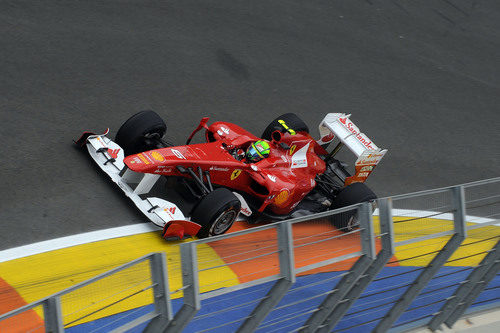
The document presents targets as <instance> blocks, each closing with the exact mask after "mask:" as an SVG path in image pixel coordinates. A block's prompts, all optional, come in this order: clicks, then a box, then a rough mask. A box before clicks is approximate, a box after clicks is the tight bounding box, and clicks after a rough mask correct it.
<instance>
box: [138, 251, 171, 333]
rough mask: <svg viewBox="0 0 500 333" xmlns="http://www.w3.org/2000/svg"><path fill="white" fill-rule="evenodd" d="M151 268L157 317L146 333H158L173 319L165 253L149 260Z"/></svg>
mask: <svg viewBox="0 0 500 333" xmlns="http://www.w3.org/2000/svg"><path fill="white" fill-rule="evenodd" d="M149 266H150V270H151V280H152V283H153V297H154V302H155V312H156V314H157V316H156V317H155V318H153V319H152V320H151V321H150V322H149V324H148V326H147V327H146V328H145V330H144V332H158V331H160V330H161V328H162V327H165V326H166V325H168V323H169V322H170V320H172V317H173V315H172V304H171V302H170V294H169V288H168V271H167V265H166V255H165V253H164V252H161V253H153V254H152V255H151V258H150V259H149Z"/></svg>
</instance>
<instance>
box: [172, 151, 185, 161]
mask: <svg viewBox="0 0 500 333" xmlns="http://www.w3.org/2000/svg"><path fill="white" fill-rule="evenodd" d="M170 151H172V154H174V155H175V156H176V157H177V158H179V159H181V160H186V157H184V155H182V153H181V152H180V151H178V150H177V149H170Z"/></svg>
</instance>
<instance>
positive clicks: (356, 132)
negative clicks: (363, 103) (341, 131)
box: [339, 117, 377, 149]
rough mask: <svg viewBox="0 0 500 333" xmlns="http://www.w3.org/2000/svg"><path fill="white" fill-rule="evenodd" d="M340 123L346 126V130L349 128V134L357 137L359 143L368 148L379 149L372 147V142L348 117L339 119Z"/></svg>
mask: <svg viewBox="0 0 500 333" xmlns="http://www.w3.org/2000/svg"><path fill="white" fill-rule="evenodd" d="M339 122H341V123H342V124H344V126H345V128H347V129H348V130H349V132H351V133H352V134H353V135H354V136H355V137H356V139H358V141H359V142H361V143H362V144H363V145H364V146H365V147H366V148H368V149H377V147H376V146H373V145H372V144H373V142H371V141H370V139H368V137H367V136H366V135H364V134H363V133H361V131H360V130H359V128H358V127H357V126H356V125H354V123H353V122H352V121H351V120H350V119H349V118H348V117H344V118H339Z"/></svg>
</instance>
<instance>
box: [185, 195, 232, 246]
mask: <svg viewBox="0 0 500 333" xmlns="http://www.w3.org/2000/svg"><path fill="white" fill-rule="evenodd" d="M240 209H241V202H240V200H239V199H238V198H237V197H236V196H235V195H234V194H233V192H231V191H230V190H228V189H226V188H218V189H215V190H214V191H212V192H210V193H209V194H207V195H206V196H205V197H203V198H202V199H201V200H200V202H199V203H198V205H196V206H195V207H194V209H193V211H192V213H191V221H192V222H195V223H198V224H200V225H201V229H200V231H198V234H197V236H198V237H199V238H205V237H210V236H217V235H222V234H223V233H225V232H226V231H228V230H229V228H231V226H232V225H233V223H234V221H235V220H236V218H237V217H238V213H239V212H240Z"/></svg>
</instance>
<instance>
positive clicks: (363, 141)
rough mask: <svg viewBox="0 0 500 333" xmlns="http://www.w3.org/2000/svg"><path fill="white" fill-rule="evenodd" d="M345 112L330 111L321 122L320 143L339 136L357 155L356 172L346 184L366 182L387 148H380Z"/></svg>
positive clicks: (328, 141)
mask: <svg viewBox="0 0 500 333" xmlns="http://www.w3.org/2000/svg"><path fill="white" fill-rule="evenodd" d="M350 116H351V115H350V114H345V113H329V114H327V115H326V116H325V118H324V119H323V121H322V122H321V123H320V124H319V133H320V135H321V138H320V139H319V140H318V141H317V142H318V144H320V145H324V144H328V143H330V142H332V141H333V140H335V138H338V139H339V140H340V142H342V143H343V144H344V145H345V146H347V148H349V150H350V151H352V152H353V153H354V155H356V157H357V160H356V164H355V168H356V173H355V175H354V176H352V177H349V178H347V179H346V185H349V184H350V183H353V182H364V181H365V180H366V178H367V177H368V176H369V175H370V173H371V172H372V171H373V169H374V168H375V166H376V165H377V164H378V163H379V162H380V160H382V158H383V157H384V155H385V153H387V149H383V150H382V149H380V148H379V147H377V145H376V144H375V143H373V141H372V140H370V138H368V137H367V136H366V135H365V134H364V133H362V132H361V131H360V130H359V128H358V127H357V126H356V125H355V124H354V123H353V122H352V121H351V119H349V117H350Z"/></svg>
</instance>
